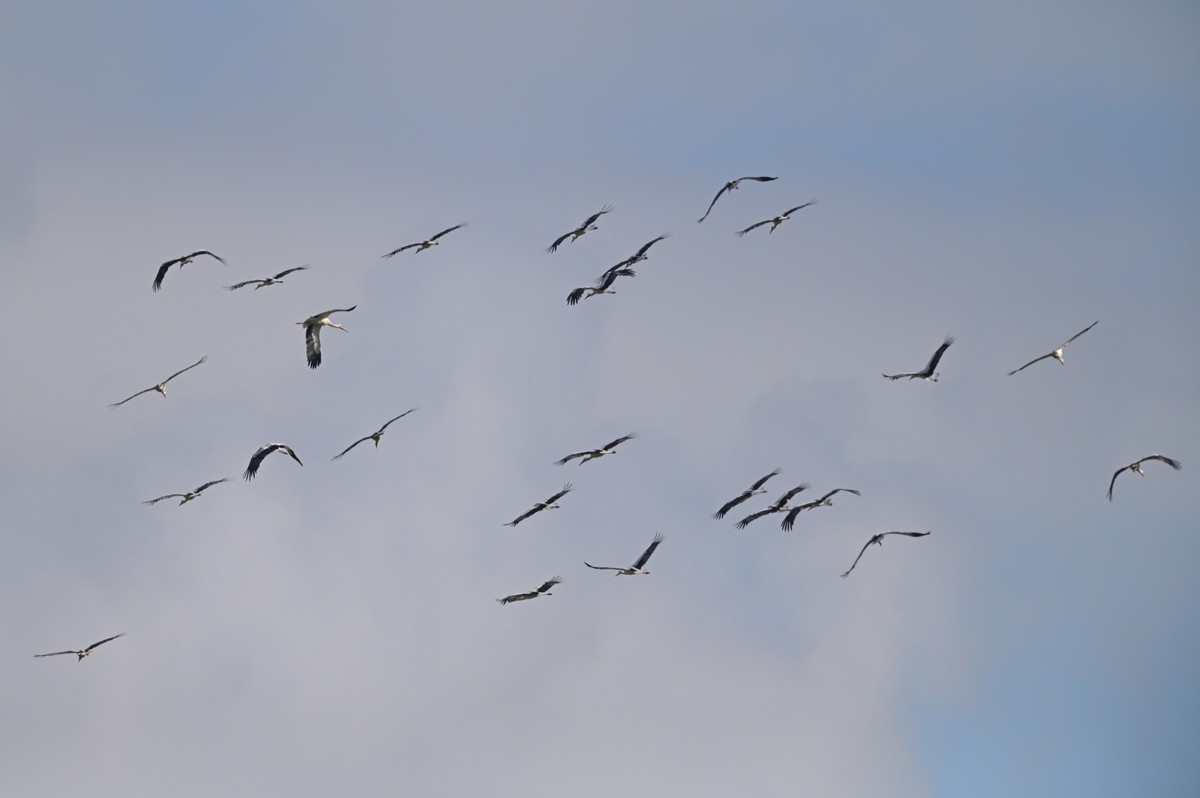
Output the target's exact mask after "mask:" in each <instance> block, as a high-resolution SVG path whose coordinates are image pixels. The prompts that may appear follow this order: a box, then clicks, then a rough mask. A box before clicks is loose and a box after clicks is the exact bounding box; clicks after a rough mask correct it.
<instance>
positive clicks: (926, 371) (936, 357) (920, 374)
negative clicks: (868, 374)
mask: <svg viewBox="0 0 1200 798" xmlns="http://www.w3.org/2000/svg"><path fill="white" fill-rule="evenodd" d="M952 343H954V336H953V335H947V336H946V340H945V341H942V345H941V346H939V347H938V348H937V351H936V352H934V353H933V357H931V358H929V362H928V363H926V364H925V368H923V369H921V370H920V371H910V372H906V373H904V374H884V375H883V376H884V377H886V378H888V379H889V380H898V379H901V378H902V377H908V378H909V379H910V380H916V379H921V380H929V381H930V382H937V379H938V373H937V367H938V363H939V362H940V361H941V359H942V355H943V354H945V353H946V350H947V349H949V348H950V344H952Z"/></svg>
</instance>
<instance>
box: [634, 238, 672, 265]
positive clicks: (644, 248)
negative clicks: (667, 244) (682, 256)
mask: <svg viewBox="0 0 1200 798" xmlns="http://www.w3.org/2000/svg"><path fill="white" fill-rule="evenodd" d="M670 237H671V234H670V233H663V234H662V235H660V236H659V237H658V238H655V239H653V240H651V241H647V242H646V243H645V244H643V245H642V248H641V249H639V250H638V251H637V252H636V253H635V254H634V256H633V257H634V260H640V259H641V258H643V257H645V255H646V252H647V251H648V250H649V249H650V247H652V246H654V245H655V244H657V243H658V242H659V241H662V240H663V239H664V238H670Z"/></svg>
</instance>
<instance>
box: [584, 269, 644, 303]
mask: <svg viewBox="0 0 1200 798" xmlns="http://www.w3.org/2000/svg"><path fill="white" fill-rule="evenodd" d="M618 277H637V272H635V271H634V270H633V269H609V270H608V271H606V272H605V273H604V274H603V275H601V276H600V279H599V280H597V281H596V285H595V286H590V285H585V286H584V287H583V288H576V289H574V290H573V291H571V293H569V294H567V304H568V305H578V304H579V300H581V299H591V298H592V297H594V296H597V295H599V294H615V293H617V292H616V291H613V290H612V284H613V283H615V282H616V281H617V278H618Z"/></svg>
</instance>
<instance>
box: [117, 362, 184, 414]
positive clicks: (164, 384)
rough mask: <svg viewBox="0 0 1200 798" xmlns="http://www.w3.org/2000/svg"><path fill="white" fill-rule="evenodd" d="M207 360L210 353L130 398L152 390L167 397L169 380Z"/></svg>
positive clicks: (122, 401)
mask: <svg viewBox="0 0 1200 798" xmlns="http://www.w3.org/2000/svg"><path fill="white" fill-rule="evenodd" d="M207 360H208V355H205V356H204V357H202V358H200V359H199V360H197V361H196V362H195V363H193V364H192V365H190V366H188V367H187V368H185V369H180V370H179V371H177V372H175V373H174V374H172V375H171V376H170V377H167V378H166V379H165V380H163V381H162V382H160V383H159V384H158V385H151V386H150V387H149V388H145V389H143V390H141V391H138V392H137V393H135V394H134V395H133V396H131V397H129V399H134V398H136V397H138V396H141V395H142V394H144V393H150V392H151V391H158V392H159V393H160V394H162V395H163V398H164V399H165V398H166V397H167V383H168V382H170V381H171V380H173V379H175V378H176V377H178V376H179V375H180V374H182V373H183V372H185V371H191V370H192V369H194V368H196V366H199V365H200V364H201V363H204V362H205V361H207ZM129 399H122V400H121V401H119V402H113V403H112V404H111V405H109V407H120V406H121V405H123V404H125V403H126V402H128V401H129Z"/></svg>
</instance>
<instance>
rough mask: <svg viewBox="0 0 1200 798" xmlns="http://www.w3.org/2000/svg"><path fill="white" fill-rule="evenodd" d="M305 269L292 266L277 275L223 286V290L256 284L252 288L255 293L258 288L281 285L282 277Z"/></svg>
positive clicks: (233, 289) (232, 289)
mask: <svg viewBox="0 0 1200 798" xmlns="http://www.w3.org/2000/svg"><path fill="white" fill-rule="evenodd" d="M307 268H308V267H307V266H293V267H292V268H290V269H284V270H283V271H281V272H279V274H276V275H273V276H271V277H263V278H261V279H258V280H246V281H245V282H242V283H234V284H233V285H227V286H225V290H226V291H236V290H238V289H239V288H245V287H246V286H248V285H253V284H254V283H258V285H255V286H254V290H255V291H257V290H258V289H260V288H265V287H266V286H268V285H281V284H282V283H283V278H284V277H287V276H288V275H289V274H291V273H292V272H302V271H304V270H305V269H307Z"/></svg>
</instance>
